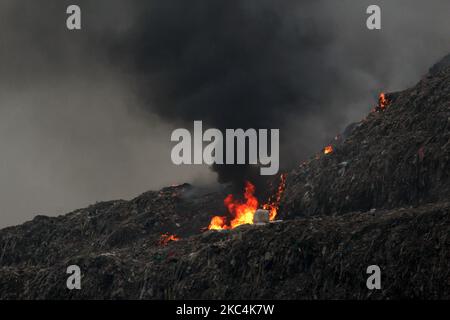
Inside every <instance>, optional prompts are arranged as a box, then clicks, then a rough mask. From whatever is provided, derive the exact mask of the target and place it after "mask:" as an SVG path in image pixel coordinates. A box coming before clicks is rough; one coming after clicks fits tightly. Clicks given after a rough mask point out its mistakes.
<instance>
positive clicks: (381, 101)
mask: <svg viewBox="0 0 450 320" xmlns="http://www.w3.org/2000/svg"><path fill="white" fill-rule="evenodd" d="M389 104H390V101H389V99H388V98H387V96H386V94H385V93H384V92H381V93H380V95H379V97H378V105H377V106H376V107H375V108H374V109H373V110H372V112H381V111H384V110H385V109H386V108H387V107H388V106H389Z"/></svg>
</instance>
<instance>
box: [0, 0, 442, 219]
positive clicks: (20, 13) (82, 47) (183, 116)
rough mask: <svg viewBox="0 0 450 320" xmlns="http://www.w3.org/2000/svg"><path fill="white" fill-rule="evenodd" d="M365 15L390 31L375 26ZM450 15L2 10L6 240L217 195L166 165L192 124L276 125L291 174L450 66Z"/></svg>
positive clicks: (209, 175) (340, 10)
mask: <svg viewBox="0 0 450 320" xmlns="http://www.w3.org/2000/svg"><path fill="white" fill-rule="evenodd" d="M393 2H395V3H393ZM75 3H76V4H79V5H80V6H81V9H82V28H83V29H82V30H81V31H76V32H71V31H68V30H67V29H66V25H65V20H66V17H67V16H66V13H65V11H66V7H67V6H68V5H69V4H75ZM369 4H379V5H380V6H381V8H382V30H381V31H369V30H367V29H366V27H365V20H366V17H367V16H366V14H365V10H366V8H367V6H368V5H369ZM449 12H450V1H448V0H442V1H441V0H431V1H419V0H414V1H411V0H404V1H357V0H353V1H350V0H344V1H339V2H338V1H331V0H329V1H317V0H316V1H267V0H251V1H246V0H243V1H239V2H234V1H225V0H223V1H214V2H211V1H206V0H204V1H195V0H194V1H185V0H176V1H162V0H159V1H145V2H144V1H111V0H108V1H106V0H105V1H101V0H98V1H70V2H69V1H59V0H51V1H50V0H45V1H35V2H31V1H24V0H2V1H1V2H0V152H1V157H0V227H3V226H8V225H13V224H17V223H21V222H24V221H26V220H28V219H31V218H32V217H33V216H34V215H36V214H47V215H56V214H61V213H65V212H68V211H70V210H72V209H76V208H80V207H84V206H86V205H88V204H91V203H94V202H96V201H103V200H111V199H117V198H124V199H129V198H132V197H134V196H136V195H138V194H140V193H142V192H144V191H147V190H149V189H157V188H160V187H162V186H166V185H170V184H174V183H182V182H191V183H197V184H206V183H212V182H214V181H215V180H216V173H214V172H212V171H211V170H209V169H208V168H206V167H201V166H200V167H198V166H192V167H176V166H174V165H172V164H171V161H170V149H171V147H172V144H171V143H170V133H171V131H172V130H173V129H175V128H177V127H179V126H186V127H188V126H190V125H192V120H194V119H198V120H204V121H206V122H207V124H209V125H210V126H216V127H241V126H243V127H245V126H247V127H269V128H270V127H272V128H280V132H281V135H282V152H281V154H280V161H281V163H282V165H283V166H284V167H289V166H291V165H293V164H294V163H296V162H298V161H300V160H301V159H303V158H305V157H307V156H308V155H310V154H312V153H314V152H315V151H317V150H318V149H320V148H321V146H323V144H324V143H326V142H327V141H328V140H330V139H331V138H332V137H333V136H334V135H335V134H336V133H337V132H339V131H341V130H342V129H343V128H344V127H345V125H346V124H348V123H349V122H352V121H356V120H359V119H360V118H361V117H363V115H365V114H366V113H367V111H368V110H369V109H370V108H371V106H372V105H373V103H374V102H375V99H376V95H377V93H378V92H380V91H382V90H386V91H394V90H401V89H404V88H406V87H408V86H411V85H413V84H414V83H415V82H417V81H418V80H419V79H420V77H421V76H422V75H423V74H425V73H426V71H427V69H428V68H429V67H430V66H431V65H432V64H433V63H435V62H436V61H437V60H438V59H439V58H441V57H442V56H444V55H445V54H447V53H449V52H450V42H449V35H450V22H449V19H448V13H449Z"/></svg>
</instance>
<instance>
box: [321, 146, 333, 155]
mask: <svg viewBox="0 0 450 320" xmlns="http://www.w3.org/2000/svg"><path fill="white" fill-rule="evenodd" d="M323 153H324V154H330V153H333V146H331V145H330V146H326V147H325V148H324V149H323Z"/></svg>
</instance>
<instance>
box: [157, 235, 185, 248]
mask: <svg viewBox="0 0 450 320" xmlns="http://www.w3.org/2000/svg"><path fill="white" fill-rule="evenodd" d="M178 240H180V238H178V237H177V236H176V235H174V234H170V233H168V232H167V233H164V234H162V235H161V237H160V238H159V244H160V245H161V246H167V245H168V244H169V242H172V241H178Z"/></svg>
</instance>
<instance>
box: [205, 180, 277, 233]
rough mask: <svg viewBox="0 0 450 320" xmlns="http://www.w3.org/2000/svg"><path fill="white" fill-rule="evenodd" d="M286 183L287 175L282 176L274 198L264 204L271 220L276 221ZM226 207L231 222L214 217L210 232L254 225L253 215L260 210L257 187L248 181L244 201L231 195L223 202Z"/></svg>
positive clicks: (220, 217) (209, 227) (209, 228)
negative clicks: (256, 193)
mask: <svg viewBox="0 0 450 320" xmlns="http://www.w3.org/2000/svg"><path fill="white" fill-rule="evenodd" d="M285 183H286V175H285V174H282V175H281V176H280V184H279V186H278V189H277V192H276V193H275V195H274V196H272V197H270V198H269V201H268V203H267V204H264V205H263V206H262V207H263V209H266V210H269V212H270V216H269V217H270V220H271V221H272V220H274V219H275V217H276V216H277V213H278V207H279V204H280V200H281V196H282V194H283V192H284V188H285ZM223 202H224V205H225V207H226V208H227V209H228V212H229V213H230V216H231V217H232V219H231V221H230V222H229V223H228V221H227V220H228V219H227V217H223V216H214V217H213V218H212V219H211V222H210V224H209V226H208V230H229V229H234V228H236V227H237V226H240V225H243V224H252V223H253V215H254V214H255V212H256V210H257V209H258V207H259V206H258V204H259V203H258V199H257V198H256V197H255V186H254V185H253V184H252V183H251V182H249V181H247V182H246V183H245V190H244V200H239V199H235V198H234V196H233V195H232V194H229V195H228V196H227V197H226V198H225V200H224V201H223Z"/></svg>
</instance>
